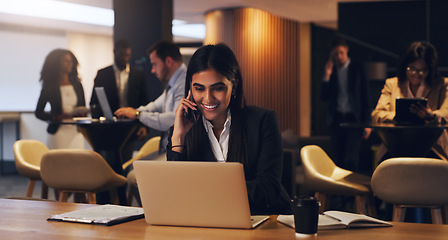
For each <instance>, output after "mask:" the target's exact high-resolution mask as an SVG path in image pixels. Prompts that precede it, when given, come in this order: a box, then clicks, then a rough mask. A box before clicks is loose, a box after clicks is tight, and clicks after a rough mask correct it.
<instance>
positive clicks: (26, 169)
mask: <svg viewBox="0 0 448 240" xmlns="http://www.w3.org/2000/svg"><path fill="white" fill-rule="evenodd" d="M13 149H14V157H15V164H16V169H17V171H18V172H19V174H20V175H22V176H24V177H27V178H29V182H28V189H27V191H26V197H27V198H31V197H32V196H33V191H34V186H35V184H36V181H40V180H41V177H40V162H41V159H42V156H43V155H44V154H45V153H47V152H48V151H49V149H48V147H47V146H45V144H43V143H42V142H40V141H38V140H32V139H23V140H17V141H16V142H14V145H13ZM41 197H42V198H45V199H47V198H48V186H47V185H46V184H45V183H42V192H41Z"/></svg>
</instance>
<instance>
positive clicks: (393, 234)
mask: <svg viewBox="0 0 448 240" xmlns="http://www.w3.org/2000/svg"><path fill="white" fill-rule="evenodd" d="M91 206H92V205H88V204H77V203H60V202H49V201H30V200H11V199H0V216H1V217H0V239H14V240H21V239H33V240H34V239H45V240H53V239H57V240H60V239H64V240H70V239H82V240H88V239H108V240H118V239H120V240H123V239H126V240H128V239H129V240H133V239H158V240H159V239H160V240H163V239H196V240H198V239H213V240H220V239H225V240H228V239H253V240H256V239H279V240H282V239H298V237H296V235H295V232H294V229H292V228H289V227H287V226H285V225H283V224H281V223H278V222H277V221H276V220H275V216H273V217H271V219H270V220H268V221H267V222H265V223H263V224H262V225H260V226H259V227H257V228H256V229H253V230H240V229H218V228H191V227H168V226H151V225H148V224H146V222H145V220H144V219H139V220H135V221H131V222H127V223H122V224H118V225H115V226H110V227H105V226H97V225H89V224H80V223H67V222H50V221H47V220H46V219H47V218H48V217H50V216H51V215H53V214H60V213H64V212H68V211H73V210H77V209H82V208H86V207H91ZM393 225H394V226H393V227H385V228H363V229H344V230H326V231H319V232H318V235H317V237H316V236H310V237H307V238H305V239H324V240H325V239H336V240H337V239H341V240H351V239H356V240H358V239H362V240H373V239H381V240H389V239H403V240H413V239H415V240H416V239H419V240H420V239H431V240H438V239H447V238H448V225H431V224H418V223H393Z"/></svg>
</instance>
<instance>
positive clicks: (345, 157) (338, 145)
mask: <svg viewBox="0 0 448 240" xmlns="http://www.w3.org/2000/svg"><path fill="white" fill-rule="evenodd" d="M348 51H349V47H348V44H347V42H346V41H345V40H344V39H342V38H340V37H337V38H335V39H334V40H333V42H332V45H331V53H330V59H329V60H328V62H327V64H326V65H325V72H324V76H323V80H322V85H321V99H322V100H324V101H328V114H327V123H328V126H329V128H330V136H331V143H332V150H333V153H334V155H333V160H334V161H335V163H336V165H337V166H339V167H342V168H345V169H350V170H352V171H359V170H360V162H359V161H360V152H361V151H360V150H361V143H362V139H363V138H364V139H367V138H368V137H369V135H370V132H371V129H369V128H366V129H356V128H343V127H340V124H341V123H370V121H371V118H370V112H371V109H370V100H369V86H368V81H367V76H366V73H365V70H364V66H363V65H362V63H359V62H355V61H352V60H351V59H350V58H349V56H348Z"/></svg>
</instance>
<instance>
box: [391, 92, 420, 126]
mask: <svg viewBox="0 0 448 240" xmlns="http://www.w3.org/2000/svg"><path fill="white" fill-rule="evenodd" d="M418 103H420V104H421V105H423V106H424V107H426V105H427V103H428V100H427V99H426V98H397V99H396V100H395V119H394V121H395V124H397V125H423V124H425V120H424V119H422V118H420V117H419V116H417V115H415V114H414V113H411V112H410V110H409V108H410V107H411V105H412V104H415V105H417V104H418Z"/></svg>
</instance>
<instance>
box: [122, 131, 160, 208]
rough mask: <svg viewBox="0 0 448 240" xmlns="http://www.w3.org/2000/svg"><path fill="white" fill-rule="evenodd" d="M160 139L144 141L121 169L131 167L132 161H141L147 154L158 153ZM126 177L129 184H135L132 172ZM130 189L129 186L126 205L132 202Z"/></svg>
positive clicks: (154, 138) (158, 137)
mask: <svg viewBox="0 0 448 240" xmlns="http://www.w3.org/2000/svg"><path fill="white" fill-rule="evenodd" d="M160 139H161V138H160V136H157V137H152V138H150V139H149V140H148V141H146V143H145V144H143V146H142V147H141V148H140V150H138V152H137V154H136V155H135V156H134V157H133V158H131V159H129V161H127V162H125V163H123V169H126V168H127V167H129V165H131V164H132V163H133V162H134V161H136V160H138V159H141V158H143V157H145V156H148V155H149V154H152V153H155V152H157V151H159V145H160ZM127 177H128V182H129V183H130V184H133V183H134V182H135V175H134V172H133V171H131V172H130V173H129V174H128V176H127ZM131 188H132V187H131V186H129V188H128V193H127V202H128V204H132V201H133V200H134V195H133V193H132V189H131Z"/></svg>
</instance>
